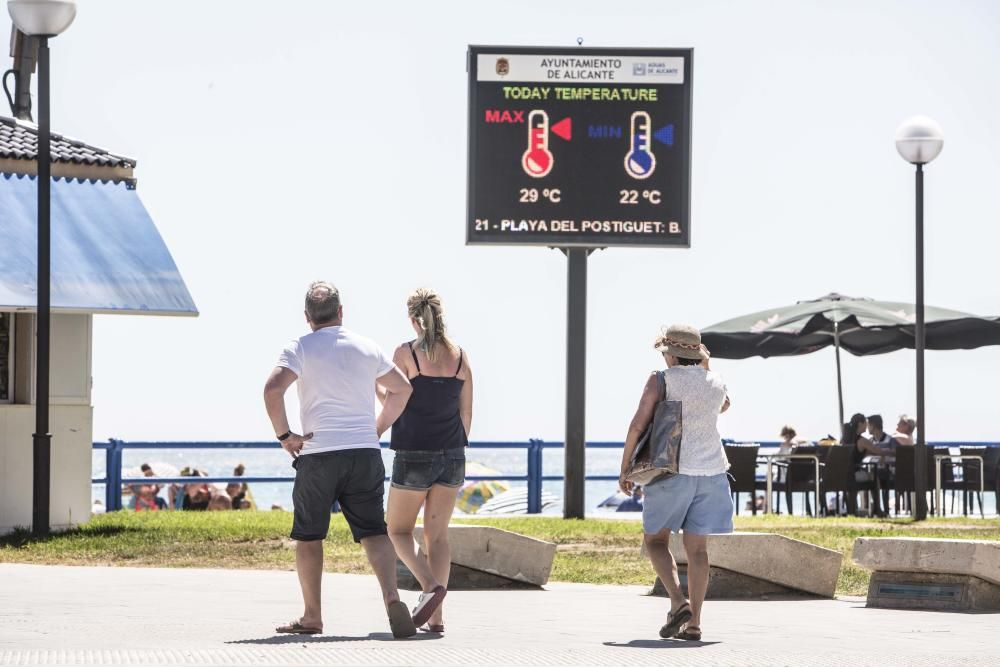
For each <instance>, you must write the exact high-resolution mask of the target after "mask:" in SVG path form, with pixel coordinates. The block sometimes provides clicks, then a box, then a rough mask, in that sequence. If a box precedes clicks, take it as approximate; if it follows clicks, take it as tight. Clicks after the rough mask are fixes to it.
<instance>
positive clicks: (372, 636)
mask: <svg viewBox="0 0 1000 667" xmlns="http://www.w3.org/2000/svg"><path fill="white" fill-rule="evenodd" d="M442 637H443V635H439V634H435V633H431V632H426V633H425V632H421V633H417V634H416V635H414V636H412V637H407V638H406V639H396V638H395V637H393V636H392V633H391V632H370V633H368V635H367V636H364V637H348V636H344V635H274V636H271V637H261V638H259V639H234V640H232V641H228V642H226V643H227V644H237V645H239V644H257V645H268V644H271V645H276V646H280V645H282V644H335V643H340V642H397V641H398V642H409V641H428V640H433V639H441V638H442Z"/></svg>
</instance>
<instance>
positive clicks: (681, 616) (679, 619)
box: [660, 602, 692, 639]
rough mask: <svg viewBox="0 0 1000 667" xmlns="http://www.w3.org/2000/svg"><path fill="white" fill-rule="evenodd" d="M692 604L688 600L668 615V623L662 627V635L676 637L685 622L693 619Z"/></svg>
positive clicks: (662, 636)
mask: <svg viewBox="0 0 1000 667" xmlns="http://www.w3.org/2000/svg"><path fill="white" fill-rule="evenodd" d="M691 616H692V614H691V605H689V604H688V603H687V602H685V603H684V604H682V605H681V606H680V607H678V608H677V611H675V612H673V613H671V614H669V615H668V616H667V624H666V625H664V626H663V627H662V628H660V637H661V638H662V639H670V638H672V637H674V636H675V635H676V634H677V633H678V632H679V631H680V629H681V628H682V627H684V624H685V623H687V622H688V621H690V620H691Z"/></svg>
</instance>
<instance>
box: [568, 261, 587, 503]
mask: <svg viewBox="0 0 1000 667" xmlns="http://www.w3.org/2000/svg"><path fill="white" fill-rule="evenodd" d="M563 252H564V253H566V258H567V266H568V269H569V270H568V272H567V299H566V306H567V307H566V443H565V455H566V464H565V474H564V480H563V485H564V488H563V498H564V503H563V518H564V519H582V518H583V516H584V506H585V502H584V500H585V495H586V494H585V486H586V476H587V438H586V415H587V389H586V383H587V255H589V254H590V250H589V249H587V248H567V249H564V250H563Z"/></svg>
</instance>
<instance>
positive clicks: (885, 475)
mask: <svg viewBox="0 0 1000 667" xmlns="http://www.w3.org/2000/svg"><path fill="white" fill-rule="evenodd" d="M868 435H869V439H870V440H871V441H872V444H873V445H875V446H876V447H878V448H879V451H881V452H882V460H881V461H879V464H878V481H879V485H880V486H881V487H882V505H884V506H885V508H886V511H888V509H889V488H890V487H891V486H892V484H893V480H894V478H895V472H896V470H895V465H894V462H895V460H896V444H897V443H896V441H895V440H894V439H893V437H892V436H891V435H889V434H888V433H886V432H885V430H884V425H883V422H882V415H868Z"/></svg>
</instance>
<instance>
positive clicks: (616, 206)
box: [466, 46, 693, 248]
mask: <svg viewBox="0 0 1000 667" xmlns="http://www.w3.org/2000/svg"><path fill="white" fill-rule="evenodd" d="M692 57H693V51H692V49H594V48H529V47H490V46H471V47H469V65H468V67H469V175H468V179H469V181H468V220H467V235H466V242H467V243H468V244H505V245H546V246H560V247H571V246H587V247H606V246H672V247H682V248H686V247H689V246H690V239H691V229H690V202H691V168H690V164H691V76H692Z"/></svg>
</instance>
